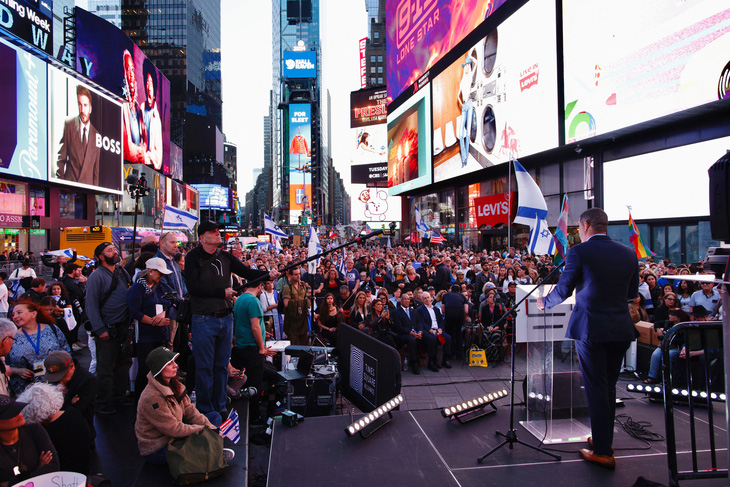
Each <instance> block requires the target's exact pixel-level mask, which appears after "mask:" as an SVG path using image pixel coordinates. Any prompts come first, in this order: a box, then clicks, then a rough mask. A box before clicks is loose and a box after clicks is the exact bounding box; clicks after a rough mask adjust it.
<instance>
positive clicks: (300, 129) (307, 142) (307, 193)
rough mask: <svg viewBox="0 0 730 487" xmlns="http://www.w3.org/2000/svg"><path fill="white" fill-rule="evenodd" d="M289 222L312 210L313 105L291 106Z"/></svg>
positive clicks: (297, 104)
mask: <svg viewBox="0 0 730 487" xmlns="http://www.w3.org/2000/svg"><path fill="white" fill-rule="evenodd" d="M287 147H288V151H289V217H290V218H291V219H290V220H289V221H291V222H294V221H296V220H297V218H298V217H299V216H301V215H302V213H303V212H304V211H307V210H311V209H312V106H311V105H310V104H308V103H293V104H291V105H289V145H288V146H287Z"/></svg>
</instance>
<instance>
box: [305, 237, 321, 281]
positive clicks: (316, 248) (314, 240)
mask: <svg viewBox="0 0 730 487" xmlns="http://www.w3.org/2000/svg"><path fill="white" fill-rule="evenodd" d="M321 252H322V245H321V244H320V243H319V235H318V234H317V229H316V228H314V226H312V225H309V246H308V247H307V257H312V256H313V255H317V254H319V253H321ZM318 265H319V259H315V260H313V261H311V262H309V263H308V265H307V272H309V273H310V274H314V273H316V272H317V266H318Z"/></svg>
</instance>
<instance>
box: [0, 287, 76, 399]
mask: <svg viewBox="0 0 730 487" xmlns="http://www.w3.org/2000/svg"><path fill="white" fill-rule="evenodd" d="M13 322H14V323H15V326H17V327H18V333H17V334H16V335H15V343H14V344H13V347H12V348H11V349H10V353H8V355H7V357H6V365H8V366H9V367H10V370H11V371H12V375H11V376H10V390H11V391H12V393H13V394H14V395H16V396H17V395H18V394H20V393H21V392H23V390H24V389H25V388H26V387H28V385H30V383H31V382H38V381H40V380H41V378H42V377H43V374H45V372H46V370H45V367H44V365H43V361H44V360H45V358H46V357H47V356H48V354H49V353H51V352H53V351H54V350H63V351H65V352H67V353H71V348H70V347H69V346H68V343H67V342H66V338H65V337H64V336H63V333H62V332H61V330H59V329H58V328H57V327H56V326H55V325H52V324H43V323H52V322H53V318H51V317H50V316H48V315H46V314H43V313H41V311H40V310H39V308H38V306H37V305H36V304H35V303H33V302H27V301H23V302H20V303H18V304H16V305H15V309H14V310H13Z"/></svg>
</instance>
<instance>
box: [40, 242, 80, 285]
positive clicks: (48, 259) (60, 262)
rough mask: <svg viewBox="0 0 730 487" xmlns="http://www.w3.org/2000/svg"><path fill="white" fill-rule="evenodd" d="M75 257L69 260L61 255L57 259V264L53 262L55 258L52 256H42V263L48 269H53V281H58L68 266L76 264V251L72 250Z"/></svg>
mask: <svg viewBox="0 0 730 487" xmlns="http://www.w3.org/2000/svg"><path fill="white" fill-rule="evenodd" d="M71 250H72V251H73V253H74V254H73V256H72V257H71V260H68V259H67V258H66V256H65V255H59V256H58V258H57V259H56V262H53V257H52V256H50V255H43V254H41V262H43V265H44V266H46V267H50V268H51V269H53V280H54V281H58V280H59V279H61V277H62V276H63V273H64V272H65V266H66V264H72V263H74V262H76V249H75V248H72V249H71Z"/></svg>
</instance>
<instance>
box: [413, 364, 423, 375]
mask: <svg viewBox="0 0 730 487" xmlns="http://www.w3.org/2000/svg"><path fill="white" fill-rule="evenodd" d="M412 368H413V373H414V374H416V375H420V374H421V367H419V366H418V364H413V367H412Z"/></svg>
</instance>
